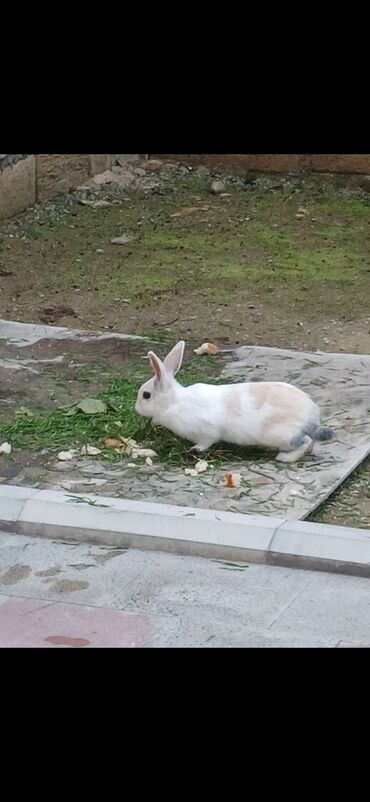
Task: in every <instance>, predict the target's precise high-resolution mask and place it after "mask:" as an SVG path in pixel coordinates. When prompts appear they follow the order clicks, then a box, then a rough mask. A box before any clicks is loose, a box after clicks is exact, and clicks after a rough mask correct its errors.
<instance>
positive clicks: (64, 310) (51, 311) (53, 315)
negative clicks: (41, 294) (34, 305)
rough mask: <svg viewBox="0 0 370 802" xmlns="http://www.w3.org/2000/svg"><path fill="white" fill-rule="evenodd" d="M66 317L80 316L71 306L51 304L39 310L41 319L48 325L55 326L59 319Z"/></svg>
mask: <svg viewBox="0 0 370 802" xmlns="http://www.w3.org/2000/svg"><path fill="white" fill-rule="evenodd" d="M66 317H68V318H69V317H78V315H77V313H76V312H75V310H74V309H71V307H70V306H49V307H45V308H44V309H41V311H40V312H39V320H41V323H46V325H47V326H53V325H54V323H56V322H57V321H58V320H60V319H61V318H66Z"/></svg>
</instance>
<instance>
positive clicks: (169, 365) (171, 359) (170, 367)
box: [163, 340, 185, 376]
mask: <svg viewBox="0 0 370 802" xmlns="http://www.w3.org/2000/svg"><path fill="white" fill-rule="evenodd" d="M184 348H185V342H184V340H180V342H178V343H177V344H176V345H175V346H174V348H172V351H170V353H169V354H167V356H166V358H165V360H164V362H163V364H164V366H165V368H166V370H167V371H168V373H171V374H172V375H173V376H175V375H176V373H177V372H178V371H179V370H180V368H181V363H182V358H183V356H184Z"/></svg>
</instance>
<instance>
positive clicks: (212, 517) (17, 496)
mask: <svg viewBox="0 0 370 802" xmlns="http://www.w3.org/2000/svg"><path fill="white" fill-rule="evenodd" d="M83 498H85V499H88V500H89V502H90V503H73V501H72V499H71V496H69V495H68V494H67V493H65V492H60V491H51V490H38V489H36V488H29V487H18V486H15V485H1V486H0V529H2V530H7V531H11V532H14V533H15V534H27V535H34V536H38V537H47V538H51V539H58V538H60V539H63V540H73V541H80V542H86V543H99V544H103V545H111V546H120V547H132V548H138V549H156V550H160V551H168V552H173V553H176V554H184V555H192V556H201V557H208V558H213V559H214V558H217V559H227V560H244V561H247V562H257V563H265V564H267V565H280V566H288V567H293V568H306V569H310V570H316V571H317V570H319V571H334V572H337V573H343V574H352V575H355V576H370V531H369V530H368V529H351V528H347V527H341V526H330V525H325V524H318V523H310V522H307V521H286V520H285V519H284V518H270V517H268V516H263V515H244V514H242V513H233V512H223V511H221V510H210V509H195V508H192V507H178V506H175V505H169V504H157V503H155V502H142V501H129V500H127V499H118V498H109V497H104V496H97V495H95V494H86V495H84V496H83Z"/></svg>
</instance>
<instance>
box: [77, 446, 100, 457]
mask: <svg viewBox="0 0 370 802" xmlns="http://www.w3.org/2000/svg"><path fill="white" fill-rule="evenodd" d="M98 454H101V449H100V448H95V446H82V448H81V456H82V457H96V456H97V455H98Z"/></svg>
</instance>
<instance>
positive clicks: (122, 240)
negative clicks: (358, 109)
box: [111, 234, 135, 245]
mask: <svg viewBox="0 0 370 802" xmlns="http://www.w3.org/2000/svg"><path fill="white" fill-rule="evenodd" d="M133 239H135V237H133V236H131V235H130V234H121V236H120V237H113V239H111V243H112V245H126V244H127V242H131V240H133Z"/></svg>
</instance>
